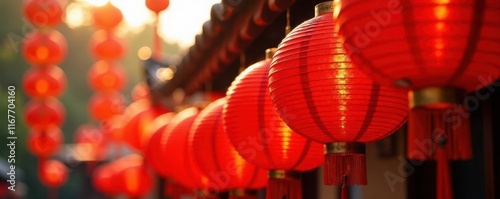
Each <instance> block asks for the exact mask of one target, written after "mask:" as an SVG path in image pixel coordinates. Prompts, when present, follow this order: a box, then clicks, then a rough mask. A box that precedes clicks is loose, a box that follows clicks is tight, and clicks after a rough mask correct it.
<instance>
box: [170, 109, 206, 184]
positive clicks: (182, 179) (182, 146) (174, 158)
mask: <svg viewBox="0 0 500 199" xmlns="http://www.w3.org/2000/svg"><path fill="white" fill-rule="evenodd" d="M198 113H199V111H198V109H197V108H188V109H185V110H183V111H181V112H179V113H177V115H175V116H174V117H173V118H172V120H170V124H169V125H168V126H167V128H166V129H165V134H166V136H165V137H163V139H162V140H161V149H162V150H164V151H165V152H166V153H165V154H163V155H164V156H162V157H161V158H164V159H165V160H164V167H165V169H166V170H168V171H169V173H170V174H171V176H172V178H174V179H175V180H176V181H178V182H179V183H180V184H182V185H184V186H186V187H188V188H191V189H206V188H207V186H208V185H209V181H208V178H207V177H206V176H205V175H204V174H203V173H202V172H201V171H200V169H199V167H198V165H196V164H195V162H194V158H193V154H192V151H191V150H190V149H189V143H188V141H189V131H190V129H191V125H192V124H193V121H194V119H195V118H196V116H197V115H198ZM167 157H168V158H167Z"/></svg>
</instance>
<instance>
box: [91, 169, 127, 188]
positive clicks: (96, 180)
mask: <svg viewBox="0 0 500 199" xmlns="http://www.w3.org/2000/svg"><path fill="white" fill-rule="evenodd" d="M119 180H121V179H118V171H116V169H115V168H114V167H113V166H112V165H110V164H106V165H102V166H99V167H98V168H96V169H95V170H94V172H93V173H92V184H93V185H94V187H95V189H96V190H98V191H100V192H102V193H105V194H109V195H116V194H119V193H120V191H121V187H120V185H119V183H117V182H119Z"/></svg>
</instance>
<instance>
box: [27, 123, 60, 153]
mask: <svg viewBox="0 0 500 199" xmlns="http://www.w3.org/2000/svg"><path fill="white" fill-rule="evenodd" d="M63 139H64V137H63V134H62V132H61V129H59V128H58V127H56V126H50V127H46V128H33V129H30V131H29V134H28V150H29V152H30V153H32V154H33V155H35V156H38V157H49V156H51V155H53V154H54V153H56V152H57V151H58V150H59V147H61V143H62V142H63Z"/></svg>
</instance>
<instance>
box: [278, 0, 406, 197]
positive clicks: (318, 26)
mask: <svg viewBox="0 0 500 199" xmlns="http://www.w3.org/2000/svg"><path fill="white" fill-rule="evenodd" d="M335 7H336V6H335V5H333V2H332V1H329V2H325V3H322V4H319V5H317V6H316V17H314V18H312V19H310V20H307V21H305V22H304V23H302V24H300V25H299V26H297V27H296V28H295V29H294V30H292V32H290V34H288V35H287V37H286V38H285V39H284V40H283V41H282V42H281V44H280V45H279V47H278V49H277V52H276V55H275V56H274V58H273V62H272V64H271V68H270V71H269V90H270V92H271V97H272V100H273V104H274V105H275V107H276V110H277V111H278V113H279V114H280V117H281V118H283V120H284V121H285V122H286V123H287V124H288V125H289V126H290V128H292V129H294V130H295V131H296V132H298V133H300V134H301V135H304V136H306V137H308V138H310V139H313V140H315V141H317V142H321V143H324V144H325V145H326V152H325V153H326V154H325V171H324V177H325V178H324V179H325V180H324V183H325V184H327V185H342V186H343V189H342V190H343V191H342V192H343V194H344V196H343V197H347V196H346V195H345V194H347V192H346V189H347V186H348V185H365V184H366V162H365V161H366V160H365V144H364V143H367V142H374V141H377V140H380V139H382V138H384V137H386V136H388V135H390V134H392V133H394V131H396V130H397V129H399V127H401V125H402V124H403V123H404V122H405V121H406V116H407V113H408V104H407V101H406V95H405V93H404V92H401V91H399V90H397V89H394V88H391V87H383V86H380V85H378V84H376V83H375V82H374V81H373V80H372V79H371V78H369V77H368V76H366V75H364V74H363V73H362V71H360V70H358V69H357V68H356V67H355V66H354V65H352V64H351V62H350V61H349V59H348V57H347V54H346V53H345V52H344V50H343V49H342V46H341V44H340V40H339V37H338V32H337V30H336V29H335V22H334V20H335V18H334V16H333V10H334V9H335Z"/></svg>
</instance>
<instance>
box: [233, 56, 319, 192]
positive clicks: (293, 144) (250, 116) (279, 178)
mask: <svg viewBox="0 0 500 199" xmlns="http://www.w3.org/2000/svg"><path fill="white" fill-rule="evenodd" d="M267 52H268V53H267V55H266V59H265V60H262V61H260V62H257V63H255V64H253V65H251V66H249V67H248V68H247V69H246V70H245V71H243V72H242V73H241V74H240V75H239V76H238V77H236V80H234V81H233V83H232V85H231V87H229V89H228V92H227V106H225V109H224V122H225V126H226V132H227V134H228V136H229V139H230V140H231V143H232V144H233V145H234V146H235V148H236V150H238V152H239V153H240V155H241V156H243V158H245V159H246V160H247V161H249V162H251V163H253V164H255V165H256V166H258V167H261V168H265V169H269V170H271V171H270V172H269V177H270V179H269V185H268V190H267V196H268V198H281V196H287V198H301V196H302V191H301V183H300V177H299V176H300V173H298V171H307V170H311V169H314V168H316V167H318V166H320V165H321V164H322V162H323V157H322V156H323V146H322V145H321V144H319V143H316V142H313V141H312V140H309V139H307V138H304V137H302V136H301V135H299V134H297V133H295V132H293V131H292V130H291V129H290V128H288V126H287V125H286V124H285V122H283V120H282V119H281V118H280V117H279V116H278V114H277V113H276V111H275V109H274V107H273V104H272V103H271V97H270V95H269V90H268V88H267V75H268V71H269V65H270V63H271V57H272V52H271V51H267Z"/></svg>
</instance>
